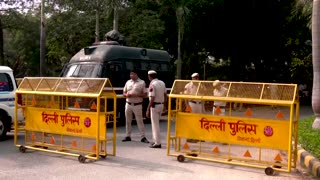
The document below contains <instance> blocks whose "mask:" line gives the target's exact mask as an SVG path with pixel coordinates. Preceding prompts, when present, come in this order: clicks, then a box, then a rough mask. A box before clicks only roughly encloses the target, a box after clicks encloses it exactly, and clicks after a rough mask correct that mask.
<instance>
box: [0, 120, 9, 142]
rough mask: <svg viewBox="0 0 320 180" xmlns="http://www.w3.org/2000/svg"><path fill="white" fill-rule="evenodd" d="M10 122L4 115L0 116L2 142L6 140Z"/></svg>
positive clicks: (0, 138) (0, 137)
mask: <svg viewBox="0 0 320 180" xmlns="http://www.w3.org/2000/svg"><path fill="white" fill-rule="evenodd" d="M7 123H8V121H7V118H5V116H4V115H3V114H0V140H4V138H5V137H6V135H7V132H8V128H7V127H8V124H7Z"/></svg>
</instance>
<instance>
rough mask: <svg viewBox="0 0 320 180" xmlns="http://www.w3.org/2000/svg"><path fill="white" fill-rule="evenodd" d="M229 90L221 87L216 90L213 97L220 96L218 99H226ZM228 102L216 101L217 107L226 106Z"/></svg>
mask: <svg viewBox="0 0 320 180" xmlns="http://www.w3.org/2000/svg"><path fill="white" fill-rule="evenodd" d="M227 91H228V90H227V88H225V87H223V86H220V87H219V88H215V89H214V90H213V96H218V97H226V96H227ZM226 104H227V102H225V101H214V105H215V106H220V107H222V106H226Z"/></svg>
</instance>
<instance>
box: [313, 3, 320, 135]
mask: <svg viewBox="0 0 320 180" xmlns="http://www.w3.org/2000/svg"><path fill="white" fill-rule="evenodd" d="M312 63H313V87H312V109H313V112H314V114H315V116H316V119H315V120H314V122H313V125H312V127H313V128H315V129H320V0H313V11H312Z"/></svg>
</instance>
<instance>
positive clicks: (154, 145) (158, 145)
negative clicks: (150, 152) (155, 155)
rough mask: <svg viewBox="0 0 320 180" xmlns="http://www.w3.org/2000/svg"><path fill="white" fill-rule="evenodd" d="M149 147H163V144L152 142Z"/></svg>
mask: <svg viewBox="0 0 320 180" xmlns="http://www.w3.org/2000/svg"><path fill="white" fill-rule="evenodd" d="M149 148H161V144H152V145H150V146H149Z"/></svg>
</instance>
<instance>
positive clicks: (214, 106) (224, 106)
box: [213, 105, 226, 108]
mask: <svg viewBox="0 0 320 180" xmlns="http://www.w3.org/2000/svg"><path fill="white" fill-rule="evenodd" d="M213 107H219V108H226V107H225V106H216V105H213Z"/></svg>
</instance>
